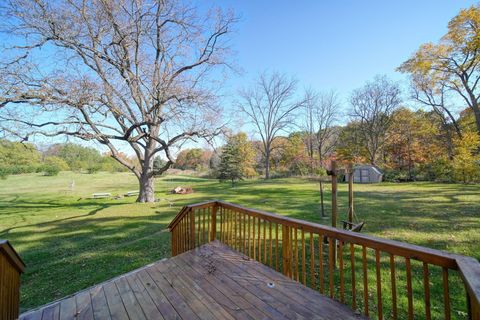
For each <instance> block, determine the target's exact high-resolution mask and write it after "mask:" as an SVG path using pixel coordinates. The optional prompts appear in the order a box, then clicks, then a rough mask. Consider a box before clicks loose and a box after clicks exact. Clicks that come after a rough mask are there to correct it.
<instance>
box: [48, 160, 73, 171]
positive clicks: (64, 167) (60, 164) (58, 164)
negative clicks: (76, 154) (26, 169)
mask: <svg viewBox="0 0 480 320" xmlns="http://www.w3.org/2000/svg"><path fill="white" fill-rule="evenodd" d="M44 163H45V165H46V166H55V167H58V169H59V170H60V171H67V170H70V167H69V166H68V163H67V162H66V161H65V160H63V159H62V158H59V157H55V156H51V157H46V158H45V160H44Z"/></svg>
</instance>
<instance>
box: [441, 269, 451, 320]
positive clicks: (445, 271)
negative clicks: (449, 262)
mask: <svg viewBox="0 0 480 320" xmlns="http://www.w3.org/2000/svg"><path fill="white" fill-rule="evenodd" d="M442 278H443V305H444V310H445V319H446V320H450V318H451V316H450V292H449V288H448V269H447V268H445V267H443V268H442Z"/></svg>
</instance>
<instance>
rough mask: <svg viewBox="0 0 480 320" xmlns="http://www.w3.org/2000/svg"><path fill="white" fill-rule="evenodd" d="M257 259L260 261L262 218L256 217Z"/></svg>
mask: <svg viewBox="0 0 480 320" xmlns="http://www.w3.org/2000/svg"><path fill="white" fill-rule="evenodd" d="M257 231H258V242H257V246H258V261H260V262H262V244H261V242H260V241H261V237H262V220H261V219H260V217H258V230H257Z"/></svg>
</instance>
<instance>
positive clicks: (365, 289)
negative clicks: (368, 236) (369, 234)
mask: <svg viewBox="0 0 480 320" xmlns="http://www.w3.org/2000/svg"><path fill="white" fill-rule="evenodd" d="M362 263H363V304H364V309H365V312H364V313H365V315H366V316H367V317H368V278H367V248H366V247H365V246H362Z"/></svg>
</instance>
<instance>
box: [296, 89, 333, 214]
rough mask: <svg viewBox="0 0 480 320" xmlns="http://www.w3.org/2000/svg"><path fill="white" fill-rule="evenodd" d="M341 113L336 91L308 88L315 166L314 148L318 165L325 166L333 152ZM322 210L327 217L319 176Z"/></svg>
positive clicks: (307, 109)
mask: <svg viewBox="0 0 480 320" xmlns="http://www.w3.org/2000/svg"><path fill="white" fill-rule="evenodd" d="M339 113H340V101H339V98H338V95H337V94H336V93H335V91H330V92H323V93H317V92H314V91H312V90H308V91H307V93H306V100H305V115H306V117H305V124H304V128H305V130H306V131H307V146H308V153H309V156H310V162H311V164H312V167H313V163H314V155H315V153H314V150H315V149H316V151H317V154H318V166H319V167H320V168H323V162H324V160H325V157H326V156H328V155H330V154H331V153H332V152H333V149H334V147H335V145H336V140H337V138H338V130H336V128H335V127H334V124H335V122H336V121H337V119H338V116H339ZM318 181H319V190H320V212H321V215H322V217H325V206H324V194H323V181H322V177H321V176H320V177H319V180H318Z"/></svg>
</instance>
